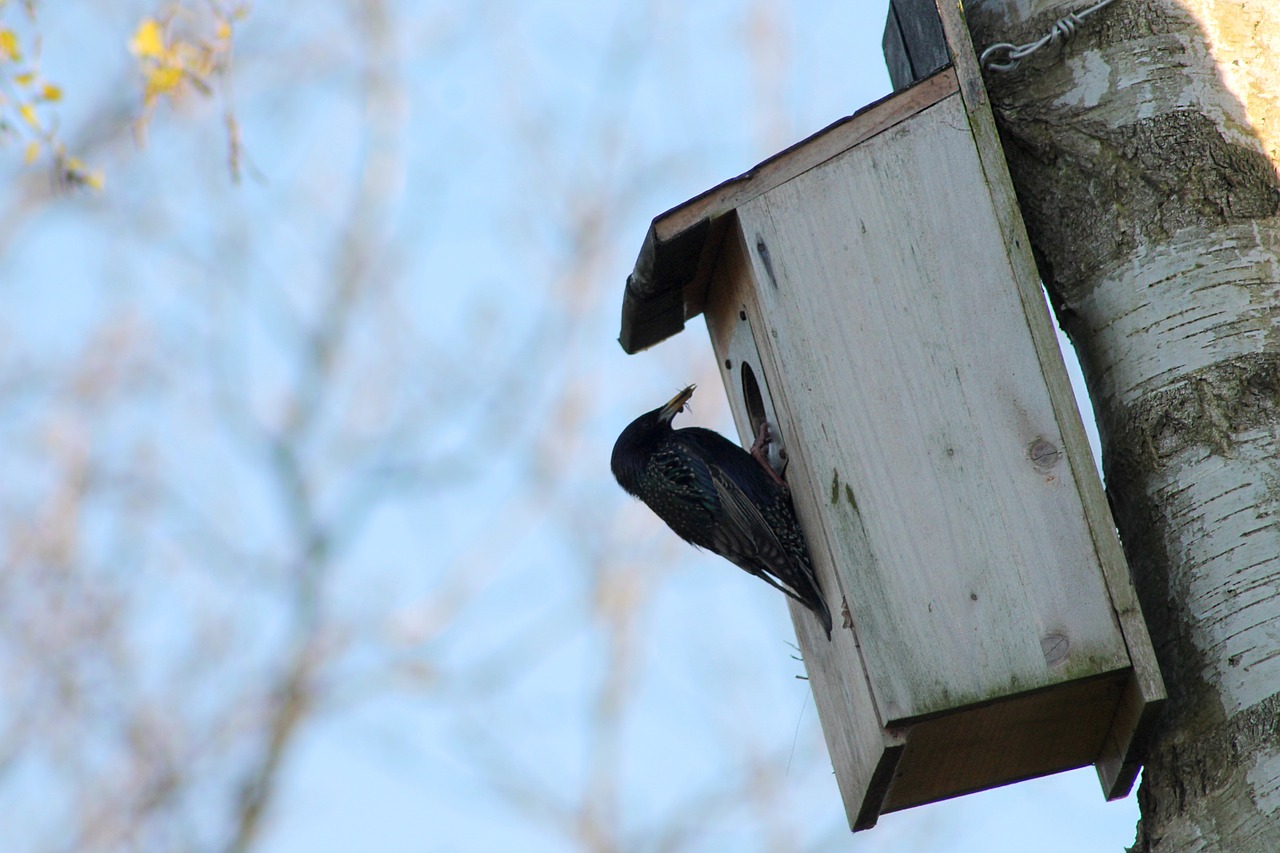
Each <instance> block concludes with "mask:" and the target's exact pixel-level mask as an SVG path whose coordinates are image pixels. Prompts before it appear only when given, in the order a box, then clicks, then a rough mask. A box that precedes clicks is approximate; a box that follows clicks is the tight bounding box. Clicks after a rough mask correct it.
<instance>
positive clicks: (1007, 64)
mask: <svg viewBox="0 0 1280 853" xmlns="http://www.w3.org/2000/svg"><path fill="white" fill-rule="evenodd" d="M1113 2H1114V0H1099V2H1097V3H1094V4H1093V5H1092V6H1090V7H1089V8H1088V9H1083V10H1081V11H1079V12H1072V13H1071V14H1069V15H1067V16H1066V17H1064V18H1059V19H1058V20H1056V21H1054V22H1053V26H1052V27H1050V28H1049V32H1047V33H1045V34H1044V36H1043V37H1041V38H1040V40H1039V41H1033V42H1028V43H1027V44H1012V43H1010V42H1007V41H1002V42H997V43H996V44H993V45H991V46H990V47H988V48H987V49H986V50H984V51H982V56H980V57H979V58H978V63H979V64H980V65H981V66H982V67H983V68H986V69H990V70H991V71H1012V70H1013V69H1015V68H1017V67H1018V65H1019V64H1021V62H1022V60H1024V59H1026V58H1027V57H1028V56H1030V55H1031V54H1033V53H1035V52H1036V51H1037V50H1039V49H1040V48H1042V47H1044V46H1045V45H1049V44H1055V43H1058V42H1061V43H1063V44H1065V43H1066V42H1068V41H1070V40H1071V39H1072V38H1074V37H1075V34H1076V33H1077V32H1079V31H1080V27H1081V25H1083V24H1084V19H1085V18H1087V17H1089V16H1090V15H1092V14H1093V13H1094V12H1097V11H1099V10H1101V9H1104V8H1106V7H1107V6H1110V5H1111V4H1112V3H1113ZM1002 55H1003V58H1002V59H997V58H996V57H1001V56H1002Z"/></svg>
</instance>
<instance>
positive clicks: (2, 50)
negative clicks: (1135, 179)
mask: <svg viewBox="0 0 1280 853" xmlns="http://www.w3.org/2000/svg"><path fill="white" fill-rule="evenodd" d="M0 56H3V57H4V58H5V59H12V60H13V61H14V62H17V61H18V60H19V59H21V58H22V51H21V50H20V49H19V48H18V36H17V34H16V33H14V31H13V30H0Z"/></svg>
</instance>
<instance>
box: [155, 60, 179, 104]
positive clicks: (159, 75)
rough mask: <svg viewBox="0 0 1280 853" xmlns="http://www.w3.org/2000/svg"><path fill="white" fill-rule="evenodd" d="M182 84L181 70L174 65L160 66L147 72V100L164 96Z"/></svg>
mask: <svg viewBox="0 0 1280 853" xmlns="http://www.w3.org/2000/svg"><path fill="white" fill-rule="evenodd" d="M181 82H182V69H181V68H179V67H177V66H174V65H161V66H160V67H158V68H153V69H151V70H150V71H148V72H147V100H151V99H152V98H154V97H155V96H156V95H166V94H168V93H169V92H172V91H173V90H174V89H176V88H177V86H178V84H179V83H181Z"/></svg>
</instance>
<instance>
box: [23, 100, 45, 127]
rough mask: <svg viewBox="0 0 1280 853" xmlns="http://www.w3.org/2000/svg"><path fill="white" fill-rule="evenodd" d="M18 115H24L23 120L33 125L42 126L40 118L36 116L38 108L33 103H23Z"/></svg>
mask: <svg viewBox="0 0 1280 853" xmlns="http://www.w3.org/2000/svg"><path fill="white" fill-rule="evenodd" d="M18 115H20V116H22V120H23V121H25V122H26V123H27V124H29V125H31V126H32V127H39V126H40V119H38V118H36V108H35V107H33V106H31V104H23V105H22V106H20V107H18Z"/></svg>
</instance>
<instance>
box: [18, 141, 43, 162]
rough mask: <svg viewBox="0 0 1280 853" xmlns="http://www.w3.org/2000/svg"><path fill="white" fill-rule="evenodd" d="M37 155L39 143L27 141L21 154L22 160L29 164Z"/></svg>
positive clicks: (38, 154)
mask: <svg viewBox="0 0 1280 853" xmlns="http://www.w3.org/2000/svg"><path fill="white" fill-rule="evenodd" d="M39 156H40V143H39V142H28V143H27V150H26V151H25V152H23V154H22V162H24V163H26V164H27V165H28V166H30V165H31V164H32V163H34V162H35V161H36V158H37V157H39Z"/></svg>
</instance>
